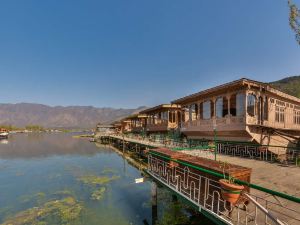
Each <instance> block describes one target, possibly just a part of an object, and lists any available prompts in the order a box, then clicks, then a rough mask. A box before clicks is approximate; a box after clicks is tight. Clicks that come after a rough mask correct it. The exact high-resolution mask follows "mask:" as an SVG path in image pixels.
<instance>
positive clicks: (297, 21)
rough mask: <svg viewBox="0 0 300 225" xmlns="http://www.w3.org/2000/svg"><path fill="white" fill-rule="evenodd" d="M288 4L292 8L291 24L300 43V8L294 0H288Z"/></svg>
mask: <svg viewBox="0 0 300 225" xmlns="http://www.w3.org/2000/svg"><path fill="white" fill-rule="evenodd" d="M288 5H289V8H290V17H289V21H290V26H291V28H292V30H293V31H294V32H295V33H296V40H297V42H298V43H299V45H300V10H299V9H298V7H297V6H296V5H295V4H294V3H293V2H292V0H288Z"/></svg>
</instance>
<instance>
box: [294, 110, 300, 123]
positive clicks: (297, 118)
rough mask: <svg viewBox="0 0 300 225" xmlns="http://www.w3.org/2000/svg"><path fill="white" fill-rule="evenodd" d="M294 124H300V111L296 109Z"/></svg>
mask: <svg viewBox="0 0 300 225" xmlns="http://www.w3.org/2000/svg"><path fill="white" fill-rule="evenodd" d="M294 124H300V111H296V110H295V111H294Z"/></svg>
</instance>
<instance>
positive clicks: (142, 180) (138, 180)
mask: <svg viewBox="0 0 300 225" xmlns="http://www.w3.org/2000/svg"><path fill="white" fill-rule="evenodd" d="M143 182H144V178H138V179H135V183H136V184H140V183H143Z"/></svg>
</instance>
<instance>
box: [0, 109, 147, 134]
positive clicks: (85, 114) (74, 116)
mask: <svg viewBox="0 0 300 225" xmlns="http://www.w3.org/2000/svg"><path fill="white" fill-rule="evenodd" d="M145 108H146V107H143V106H142V107H139V108H136V109H114V108H96V107H92V106H67V107H63V106H55V107H51V106H47V105H42V104H34V103H18V104H0V125H13V126H16V127H25V126H27V125H39V126H43V127H47V128H93V127H95V126H96V124H97V123H102V124H109V123H111V122H113V121H115V120H118V119H121V118H123V117H126V116H128V115H131V114H134V113H137V112H139V111H141V110H143V109H145Z"/></svg>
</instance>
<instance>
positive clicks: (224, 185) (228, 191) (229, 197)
mask: <svg viewBox="0 0 300 225" xmlns="http://www.w3.org/2000/svg"><path fill="white" fill-rule="evenodd" d="M219 183H220V185H221V194H222V198H223V199H224V200H225V201H227V202H230V203H231V204H233V205H235V204H236V203H237V201H238V200H239V198H240V195H241V193H242V191H243V190H244V188H245V187H244V186H243V185H239V184H234V183H231V182H230V181H229V180H226V179H221V180H219Z"/></svg>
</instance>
